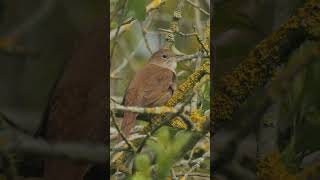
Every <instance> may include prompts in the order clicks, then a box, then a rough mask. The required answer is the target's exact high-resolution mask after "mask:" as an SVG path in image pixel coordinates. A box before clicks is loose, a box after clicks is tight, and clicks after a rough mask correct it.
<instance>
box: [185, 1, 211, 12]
mask: <svg viewBox="0 0 320 180" xmlns="http://www.w3.org/2000/svg"><path fill="white" fill-rule="evenodd" d="M186 1H187V3H189V4H190V5H191V6H193V7H195V8H196V9H198V10H199V11H200V12H202V13H203V14H205V15H207V16H210V13H208V12H207V11H205V10H204V9H202V8H200V6H198V5H196V4H194V3H193V2H192V1H190V0H186Z"/></svg>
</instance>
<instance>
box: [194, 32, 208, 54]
mask: <svg viewBox="0 0 320 180" xmlns="http://www.w3.org/2000/svg"><path fill="white" fill-rule="evenodd" d="M193 29H194V31H195V32H197V28H196V27H195V26H193ZM196 37H197V41H198V42H199V44H200V45H201V47H202V49H203V50H205V51H206V53H207V54H209V53H210V50H209V49H207V48H206V46H205V45H204V42H203V40H202V39H201V37H200V36H199V34H198V33H196Z"/></svg>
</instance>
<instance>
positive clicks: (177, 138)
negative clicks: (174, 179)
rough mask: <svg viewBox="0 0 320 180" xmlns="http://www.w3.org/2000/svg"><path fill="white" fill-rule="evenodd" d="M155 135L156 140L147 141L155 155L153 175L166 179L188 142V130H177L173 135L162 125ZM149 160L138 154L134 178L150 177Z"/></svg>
mask: <svg viewBox="0 0 320 180" xmlns="http://www.w3.org/2000/svg"><path fill="white" fill-rule="evenodd" d="M156 137H157V138H158V139H157V142H154V141H151V140H149V141H148V143H147V144H148V146H149V147H150V149H151V151H152V152H153V153H154V155H155V157H156V162H155V164H154V166H153V167H155V177H156V178H157V179H166V177H167V176H169V174H170V169H171V167H172V166H173V164H175V162H176V160H177V158H178V157H177V155H179V152H180V150H181V148H182V147H183V146H184V145H185V143H186V142H188V140H189V138H190V137H191V134H190V132H187V131H179V132H178V133H176V134H175V135H172V134H170V133H169V129H168V127H162V128H161V129H160V130H159V131H158V132H157V135H156ZM148 164H149V165H150V160H149V159H148V156H146V155H143V154H142V155H138V156H137V158H136V166H137V170H138V171H137V172H136V174H135V175H134V177H133V179H134V180H145V179H148V178H150V176H151V175H150V166H148Z"/></svg>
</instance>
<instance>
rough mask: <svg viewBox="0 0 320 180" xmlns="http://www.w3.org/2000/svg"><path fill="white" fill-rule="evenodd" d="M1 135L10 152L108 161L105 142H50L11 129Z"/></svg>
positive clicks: (98, 161) (4, 146)
mask: <svg viewBox="0 0 320 180" xmlns="http://www.w3.org/2000/svg"><path fill="white" fill-rule="evenodd" d="M0 137H1V139H3V140H5V143H4V144H3V145H2V147H3V148H4V149H6V150H7V151H8V152H17V153H23V154H30V155H34V156H37V157H39V156H40V157H45V158H47V157H49V158H63V159H70V160H74V161H84V162H92V163H106V162H108V159H107V153H108V152H107V151H108V149H107V146H106V145H104V144H84V143H81V144H80V143H73V142H68V143H67V142H57V143H48V142H46V141H44V140H42V139H35V138H33V137H31V136H28V135H25V134H22V133H20V132H18V131H14V130H9V129H5V130H3V131H2V132H1V135H0Z"/></svg>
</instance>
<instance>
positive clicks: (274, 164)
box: [257, 152, 298, 180]
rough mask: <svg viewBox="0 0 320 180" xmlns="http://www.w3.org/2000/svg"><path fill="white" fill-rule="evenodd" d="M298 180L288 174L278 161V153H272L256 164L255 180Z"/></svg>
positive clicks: (279, 160)
mask: <svg viewBox="0 0 320 180" xmlns="http://www.w3.org/2000/svg"><path fill="white" fill-rule="evenodd" d="M270 179H272V180H298V178H297V177H296V176H294V175H291V174H289V173H288V171H287V169H286V167H285V166H284V165H283V163H282V162H281V159H280V153H279V152H272V153H270V154H269V155H267V156H265V158H263V159H262V160H260V161H259V162H258V164H257V180H270Z"/></svg>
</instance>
